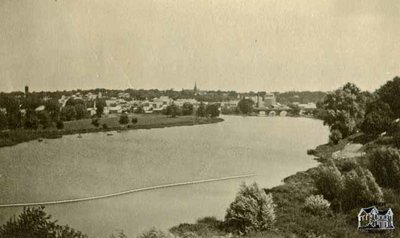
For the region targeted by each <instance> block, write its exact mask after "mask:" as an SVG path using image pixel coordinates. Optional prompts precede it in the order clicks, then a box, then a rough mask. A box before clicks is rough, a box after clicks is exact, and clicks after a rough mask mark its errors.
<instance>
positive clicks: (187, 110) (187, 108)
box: [182, 102, 193, 115]
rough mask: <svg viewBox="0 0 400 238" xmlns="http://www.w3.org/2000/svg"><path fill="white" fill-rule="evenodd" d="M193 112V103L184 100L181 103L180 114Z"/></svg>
mask: <svg viewBox="0 0 400 238" xmlns="http://www.w3.org/2000/svg"><path fill="white" fill-rule="evenodd" d="M192 114H193V104H191V103H189V102H185V103H184V104H183V105H182V115H192Z"/></svg>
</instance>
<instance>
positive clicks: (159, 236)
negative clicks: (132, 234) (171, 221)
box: [138, 228, 173, 238]
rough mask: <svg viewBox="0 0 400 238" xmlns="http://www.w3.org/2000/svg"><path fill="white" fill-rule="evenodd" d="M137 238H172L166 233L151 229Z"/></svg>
mask: <svg viewBox="0 0 400 238" xmlns="http://www.w3.org/2000/svg"><path fill="white" fill-rule="evenodd" d="M138 238H173V236H172V235H171V234H170V233H168V232H164V231H160V230H157V229H155V228H151V229H150V230H148V231H146V232H143V233H142V234H140V235H139V236H138Z"/></svg>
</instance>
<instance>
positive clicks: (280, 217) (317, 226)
mask: <svg viewBox="0 0 400 238" xmlns="http://www.w3.org/2000/svg"><path fill="white" fill-rule="evenodd" d="M381 140H382V139H376V138H371V137H369V138H367V137H366V136H365V135H363V134H362V133H359V134H355V135H352V136H350V137H348V138H346V139H343V140H341V141H340V142H339V143H338V144H337V145H331V144H324V145H320V146H318V147H317V148H315V149H313V150H310V151H309V154H313V155H314V156H315V157H316V159H317V160H318V161H320V164H319V165H318V166H317V167H314V168H311V169H309V170H307V171H303V172H298V173H296V174H294V175H292V176H289V177H287V178H285V179H284V181H283V182H284V183H283V184H282V185H279V186H276V187H273V188H270V189H265V191H266V193H271V194H272V195H273V200H274V202H275V204H276V205H277V206H276V210H275V212H276V223H275V226H274V231H265V232H255V233H253V234H248V235H246V237H251V238H255V237H290V238H292V237H299V238H300V237H305V238H342V237H355V238H366V237H399V235H400V233H399V232H398V231H397V230H394V231H384V232H375V233H368V232H361V231H359V230H358V229H357V225H358V224H357V222H358V219H357V214H358V212H359V210H360V208H361V207H356V208H354V209H352V210H344V211H341V212H337V211H336V212H334V211H333V210H332V211H330V212H329V213H328V214H326V215H314V214H310V213H309V212H306V211H305V209H304V203H305V200H306V198H307V197H309V196H310V195H316V194H318V193H319V192H318V190H317V187H316V185H315V179H316V178H317V177H318V176H319V174H318V172H319V169H320V168H319V167H320V166H324V165H325V164H326V163H327V162H328V159H332V158H333V159H334V160H335V161H337V162H335V163H338V164H341V163H344V162H343V160H342V158H334V157H335V156H333V154H334V153H335V152H338V151H346V150H347V148H348V147H349V145H350V144H354V143H362V144H363V147H362V148H361V151H366V150H368V149H369V148H371V147H373V148H375V147H377V146H379V143H380V141H381ZM350 147H351V146H350ZM363 159H364V157H357V159H355V161H357V162H358V163H359V164H362V160H363ZM382 191H383V194H384V197H385V204H381V205H380V206H385V207H391V208H392V209H393V211H394V214H398V213H399V212H400V199H399V198H400V193H399V191H395V190H392V189H387V188H382ZM200 221H201V220H200ZM220 222H221V223H223V222H222V221H220ZM395 226H396V220H395ZM221 227H223V225H221V224H220V225H219V226H217V227H215V226H214V227H213V226H210V225H209V226H205V225H204V224H202V222H198V223H196V224H181V225H180V226H176V227H173V228H172V229H171V230H170V231H171V232H172V233H174V234H177V235H182V234H184V233H185V232H187V231H189V232H192V233H195V234H197V235H199V236H201V237H209V234H210V233H212V234H213V235H214V236H215V235H221V232H222V233H223V228H221ZM205 228H206V229H205ZM204 234H207V235H205V236H204ZM226 235H227V233H225V236H226Z"/></svg>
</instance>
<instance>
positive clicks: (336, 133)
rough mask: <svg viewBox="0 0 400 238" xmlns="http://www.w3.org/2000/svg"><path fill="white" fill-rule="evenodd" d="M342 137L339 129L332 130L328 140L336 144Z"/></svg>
mask: <svg viewBox="0 0 400 238" xmlns="http://www.w3.org/2000/svg"><path fill="white" fill-rule="evenodd" d="M341 139H342V133H341V132H340V131H339V130H332V132H331V134H330V135H329V142H330V143H332V144H335V145H336V144H337V143H339V141H340V140H341Z"/></svg>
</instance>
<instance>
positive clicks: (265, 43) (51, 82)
mask: <svg viewBox="0 0 400 238" xmlns="http://www.w3.org/2000/svg"><path fill="white" fill-rule="evenodd" d="M360 4H361V5H360ZM399 12H400V1H398V0H379V1H378V0H363V1H356V0H354V1H352V0H330V1H328V0H325V1H324V0H287V1H283V0H118V1H111V0H79V1H75V0H57V1H55V0H35V1H32V0H18V1H17V0H1V1H0V82H1V83H0V91H11V90H23V87H24V85H29V86H30V88H31V89H32V90H35V91H40V90H57V89H58V90H63V89H77V88H82V89H89V88H116V89H125V88H159V89H169V88H175V89H181V88H192V87H193V84H194V82H195V81H196V82H197V85H198V86H199V87H200V88H201V89H221V90H226V89H229V90H238V91H249V90H252V91H276V90H277V91H286V90H332V89H335V88H337V87H339V86H341V85H343V84H344V83H345V82H348V81H350V82H353V83H356V84H357V85H358V86H359V87H361V88H362V89H365V90H373V89H376V88H377V87H379V86H380V85H382V84H383V83H384V82H385V81H387V80H390V79H392V78H393V77H394V76H396V75H400V54H399V53H400V14H399Z"/></svg>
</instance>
